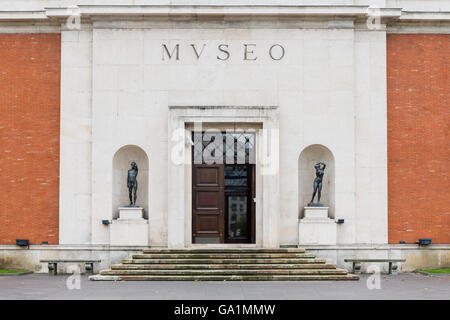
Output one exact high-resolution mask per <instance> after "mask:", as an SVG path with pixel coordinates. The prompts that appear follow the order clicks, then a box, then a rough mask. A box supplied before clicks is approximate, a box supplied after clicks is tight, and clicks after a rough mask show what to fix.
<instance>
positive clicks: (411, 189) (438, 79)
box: [387, 34, 450, 243]
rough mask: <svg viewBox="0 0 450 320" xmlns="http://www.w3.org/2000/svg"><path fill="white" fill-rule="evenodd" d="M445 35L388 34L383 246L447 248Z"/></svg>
mask: <svg viewBox="0 0 450 320" xmlns="http://www.w3.org/2000/svg"><path fill="white" fill-rule="evenodd" d="M449 69H450V35H434V34H433V35H431V34H389V35H388V36H387V75H388V79H387V88H388V94H387V95H388V96H387V102H388V119H387V120H388V207H389V218H388V221H389V243H398V242H399V241H400V240H404V241H406V242H407V243H412V242H415V241H417V239H418V238H432V239H433V243H450V188H449V182H448V166H449V164H450V161H449V159H450V152H449V151H450V136H449V129H450V128H449V123H450V121H449V120H450V112H449V111H450V73H449Z"/></svg>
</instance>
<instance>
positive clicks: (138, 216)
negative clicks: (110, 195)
mask: <svg viewBox="0 0 450 320" xmlns="http://www.w3.org/2000/svg"><path fill="white" fill-rule="evenodd" d="M110 243H111V245H113V246H146V245H148V221H147V220H146V219H144V208H141V207H120V208H119V218H118V219H115V220H113V221H112V224H111V240H110Z"/></svg>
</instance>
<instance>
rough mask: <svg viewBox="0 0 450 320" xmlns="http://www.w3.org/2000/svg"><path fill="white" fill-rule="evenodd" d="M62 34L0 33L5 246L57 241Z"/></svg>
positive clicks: (0, 220) (0, 198) (0, 228)
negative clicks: (18, 243) (20, 240)
mask: <svg viewBox="0 0 450 320" xmlns="http://www.w3.org/2000/svg"><path fill="white" fill-rule="evenodd" d="M60 56H61V36H60V34H0V244H11V243H15V239H19V238H20V239H21V238H24V239H29V240H30V243H32V244H40V243H41V242H42V241H48V243H49V244H57V243H58V223H59V218H58V216H59V213H58V210H59V200H58V198H59V101H60V99H59V96H60V92H59V91H60Z"/></svg>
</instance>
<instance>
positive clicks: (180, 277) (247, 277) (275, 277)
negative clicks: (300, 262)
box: [89, 274, 359, 281]
mask: <svg viewBox="0 0 450 320" xmlns="http://www.w3.org/2000/svg"><path fill="white" fill-rule="evenodd" d="M89 279H90V280H94V281H98V280H103V281H306V280H325V281H331V280H358V279H359V277H358V276H355V275H352V274H346V275H341V274H337V275H228V276H227V275H218V276H205V275H201V276H194V275H188V276H186V275H170V276H167V275H166V276H159V275H158V276H155V275H133V276H122V275H121V276H117V275H105V276H104V275H94V276H90V277H89Z"/></svg>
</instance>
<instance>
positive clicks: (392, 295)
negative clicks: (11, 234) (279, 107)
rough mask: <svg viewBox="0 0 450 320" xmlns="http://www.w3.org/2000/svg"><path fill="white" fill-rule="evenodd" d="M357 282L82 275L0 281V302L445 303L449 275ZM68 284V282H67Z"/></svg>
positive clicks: (364, 277) (449, 291) (449, 289)
mask: <svg viewBox="0 0 450 320" xmlns="http://www.w3.org/2000/svg"><path fill="white" fill-rule="evenodd" d="M368 277H369V275H361V279H360V280H359V281H303V282H281V281H267V282H260V281H254V282H253V281H249V282H232V281H230V282H181V281H176V282H170V281H165V282H162V281H155V282H123V281H121V282H96V281H95V282H94V281H89V280H88V279H87V276H85V275H82V276H81V281H80V289H72V290H69V289H68V288H67V285H66V283H67V280H68V278H69V275H58V276H49V275H46V274H31V275H25V276H10V277H9V276H4V277H0V299H120V300H124V299H162V300H166V299H167V300H179V299H191V300H192V299H193V300H205V299H212V300H230V299H244V300H245V299H255V300H259V299H280V300H289V299H296V300H305V299H445V300H448V299H450V275H433V276H426V275H422V274H414V273H401V274H396V275H381V278H380V286H381V288H380V289H373V290H369V289H368V287H367V279H368ZM72 283H73V282H72Z"/></svg>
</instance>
